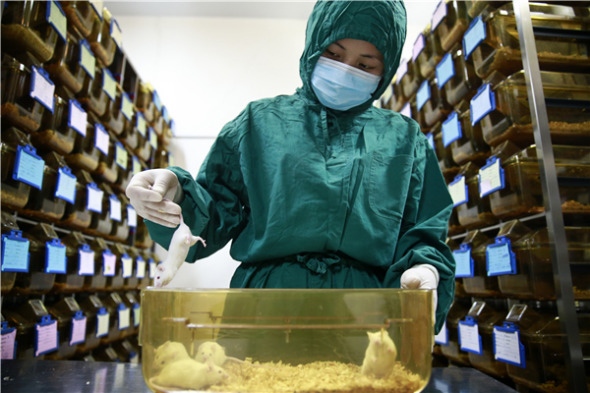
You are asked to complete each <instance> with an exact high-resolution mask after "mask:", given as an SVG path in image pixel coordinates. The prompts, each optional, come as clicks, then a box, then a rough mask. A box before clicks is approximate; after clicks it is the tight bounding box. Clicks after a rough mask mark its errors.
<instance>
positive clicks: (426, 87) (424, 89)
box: [416, 80, 430, 110]
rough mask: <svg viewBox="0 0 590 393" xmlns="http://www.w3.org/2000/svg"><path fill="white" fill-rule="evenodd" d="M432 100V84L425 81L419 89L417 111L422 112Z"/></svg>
mask: <svg viewBox="0 0 590 393" xmlns="http://www.w3.org/2000/svg"><path fill="white" fill-rule="evenodd" d="M429 99H430V83H429V82H428V80H425V81H424V82H422V84H421V85H420V88H418V92H417V93H416V106H417V109H418V110H420V109H422V107H423V106H424V104H426V103H427V102H428V100H429Z"/></svg>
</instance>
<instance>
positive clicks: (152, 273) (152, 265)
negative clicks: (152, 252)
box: [149, 259, 156, 278]
mask: <svg viewBox="0 0 590 393" xmlns="http://www.w3.org/2000/svg"><path fill="white" fill-rule="evenodd" d="M149 265H150V278H154V277H156V262H155V261H154V260H153V259H150V260H149Z"/></svg>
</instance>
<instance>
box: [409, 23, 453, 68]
mask: <svg viewBox="0 0 590 393" xmlns="http://www.w3.org/2000/svg"><path fill="white" fill-rule="evenodd" d="M420 48H422V49H420ZM413 50H414V51H415V52H414V53H416V52H417V51H418V50H419V51H420V54H419V55H418V57H416V59H415V60H414V61H415V62H416V64H417V65H418V70H420V75H421V76H422V78H424V79H430V78H431V77H433V76H434V69H435V68H436V65H437V64H438V63H439V62H440V59H442V57H443V56H444V54H445V51H444V50H443V49H442V48H441V45H440V41H439V40H437V39H436V38H435V37H434V35H433V34H431V32H430V25H428V26H427V27H426V29H425V30H424V31H423V32H422V38H420V36H419V37H418V38H417V40H416V42H415V43H414V48H413Z"/></svg>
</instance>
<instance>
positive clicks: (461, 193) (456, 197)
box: [449, 175, 469, 207]
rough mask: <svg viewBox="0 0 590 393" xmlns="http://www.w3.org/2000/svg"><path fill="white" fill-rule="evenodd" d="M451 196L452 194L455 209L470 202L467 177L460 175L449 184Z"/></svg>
mask: <svg viewBox="0 0 590 393" xmlns="http://www.w3.org/2000/svg"><path fill="white" fill-rule="evenodd" d="M449 194H451V199H453V207H456V206H459V205H462V204H464V203H466V202H467V201H468V200H469V194H468V191H467V184H465V176H463V175H458V176H457V177H455V179H454V180H453V181H452V182H450V183H449Z"/></svg>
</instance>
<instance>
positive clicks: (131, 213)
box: [127, 205, 137, 228]
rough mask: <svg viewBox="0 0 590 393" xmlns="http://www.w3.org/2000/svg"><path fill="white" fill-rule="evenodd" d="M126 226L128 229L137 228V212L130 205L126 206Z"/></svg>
mask: <svg viewBox="0 0 590 393" xmlns="http://www.w3.org/2000/svg"><path fill="white" fill-rule="evenodd" d="M127 225H128V226H129V227H130V228H136V227H137V212H136V211H135V209H134V208H133V206H131V205H127Z"/></svg>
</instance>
